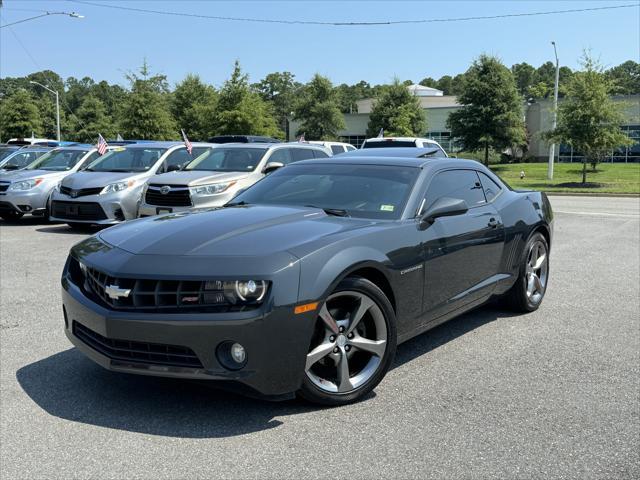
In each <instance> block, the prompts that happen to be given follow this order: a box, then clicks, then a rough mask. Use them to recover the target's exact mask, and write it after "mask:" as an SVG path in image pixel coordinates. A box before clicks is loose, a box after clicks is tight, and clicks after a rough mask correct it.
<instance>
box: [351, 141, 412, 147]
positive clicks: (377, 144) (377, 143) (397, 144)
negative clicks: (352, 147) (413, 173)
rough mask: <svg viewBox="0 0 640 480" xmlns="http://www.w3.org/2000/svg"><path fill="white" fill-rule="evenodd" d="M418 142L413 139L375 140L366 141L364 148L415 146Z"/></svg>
mask: <svg viewBox="0 0 640 480" xmlns="http://www.w3.org/2000/svg"><path fill="white" fill-rule="evenodd" d="M415 146H416V142H414V141H413V140H374V141H368V142H364V145H362V148H389V147H393V148H399V147H415Z"/></svg>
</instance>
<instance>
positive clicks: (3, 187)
mask: <svg viewBox="0 0 640 480" xmlns="http://www.w3.org/2000/svg"><path fill="white" fill-rule="evenodd" d="M9 185H11V183H0V192H6V191H7V189H8V188H9Z"/></svg>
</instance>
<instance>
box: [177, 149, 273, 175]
mask: <svg viewBox="0 0 640 480" xmlns="http://www.w3.org/2000/svg"><path fill="white" fill-rule="evenodd" d="M266 151H267V149H266V148H224V147H220V148H212V149H210V150H207V151H206V152H204V153H202V154H200V155H199V156H198V157H196V158H194V159H193V160H192V161H191V162H189V164H187V166H186V167H184V169H185V170H209V171H215V172H253V171H254V170H255V169H256V167H257V166H258V164H259V163H260V160H262V157H263V156H264V154H265V152H266Z"/></svg>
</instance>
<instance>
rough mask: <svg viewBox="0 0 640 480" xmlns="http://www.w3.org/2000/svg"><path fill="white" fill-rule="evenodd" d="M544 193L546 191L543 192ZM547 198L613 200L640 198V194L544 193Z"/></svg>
mask: <svg viewBox="0 0 640 480" xmlns="http://www.w3.org/2000/svg"><path fill="white" fill-rule="evenodd" d="M543 191H544V190H543ZM544 193H546V194H547V196H550V197H551V196H558V197H613V198H616V197H618V198H640V193H595V192H594V193H584V192H576V193H571V192H544Z"/></svg>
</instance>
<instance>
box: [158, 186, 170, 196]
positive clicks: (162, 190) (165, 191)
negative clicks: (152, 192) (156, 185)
mask: <svg viewBox="0 0 640 480" xmlns="http://www.w3.org/2000/svg"><path fill="white" fill-rule="evenodd" d="M170 191H171V187H170V186H169V185H163V186H162V187H160V193H161V194H162V195H166V194H168V193H169V192H170Z"/></svg>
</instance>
